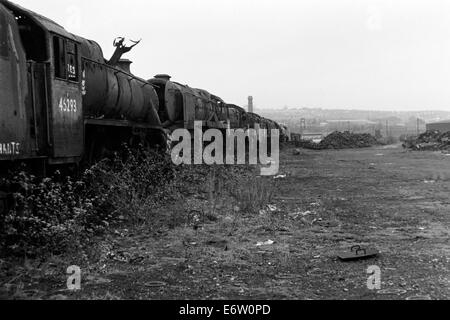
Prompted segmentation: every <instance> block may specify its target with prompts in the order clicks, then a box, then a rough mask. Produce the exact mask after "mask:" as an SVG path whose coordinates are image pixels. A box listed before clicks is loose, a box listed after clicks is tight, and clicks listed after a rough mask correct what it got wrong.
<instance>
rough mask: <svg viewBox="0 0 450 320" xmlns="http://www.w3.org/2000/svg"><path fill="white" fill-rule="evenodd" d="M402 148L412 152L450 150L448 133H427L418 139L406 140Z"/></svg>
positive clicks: (449, 133) (434, 131)
mask: <svg viewBox="0 0 450 320" xmlns="http://www.w3.org/2000/svg"><path fill="white" fill-rule="evenodd" d="M403 147H404V148H406V149H412V150H421V151H426V150H431V151H440V150H450V132H445V133H441V132H439V131H437V130H433V131H427V132H425V133H422V134H421V135H420V136H418V137H411V138H408V139H407V140H406V141H405V142H404V143H403Z"/></svg>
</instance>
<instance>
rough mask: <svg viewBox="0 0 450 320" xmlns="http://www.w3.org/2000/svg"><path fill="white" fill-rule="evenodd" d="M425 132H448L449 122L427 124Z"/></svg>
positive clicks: (449, 129) (449, 128)
mask: <svg viewBox="0 0 450 320" xmlns="http://www.w3.org/2000/svg"><path fill="white" fill-rule="evenodd" d="M427 130H433V131H434V130H438V131H440V132H448V131H450V120H446V121H440V122H433V123H427Z"/></svg>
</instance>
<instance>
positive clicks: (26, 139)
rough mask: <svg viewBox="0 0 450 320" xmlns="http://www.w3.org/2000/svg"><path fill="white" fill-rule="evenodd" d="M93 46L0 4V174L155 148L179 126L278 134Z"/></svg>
mask: <svg viewBox="0 0 450 320" xmlns="http://www.w3.org/2000/svg"><path fill="white" fill-rule="evenodd" d="M115 45H116V52H115V54H114V55H113V57H112V58H111V59H110V60H106V59H105V58H104V56H103V52H102V49H101V48H100V46H99V45H98V44H97V43H96V42H94V41H92V40H88V39H84V38H82V37H79V36H77V35H74V34H71V33H69V32H67V31H66V30H65V29H64V28H63V27H61V26H60V25H58V24H57V23H55V22H53V21H51V20H49V19H48V18H46V17H43V16H41V15H39V14H37V13H34V12H32V11H30V10H27V9H25V8H22V7H20V6H19V5H16V4H14V3H12V2H10V1H7V0H0V171H1V170H2V169H5V168H8V166H9V165H10V164H12V163H17V162H28V163H29V164H30V165H33V166H35V167H37V168H46V167H47V166H49V165H66V164H78V163H80V162H81V161H83V160H84V159H87V160H89V159H93V158H96V157H98V156H99V155H101V153H102V152H104V151H105V150H111V149H112V150H114V148H117V147H118V146H119V145H120V144H122V143H124V142H125V143H131V144H133V143H137V142H139V143H143V144H144V145H160V146H161V145H164V144H165V143H167V141H166V140H167V136H168V135H170V133H171V132H172V131H173V130H175V129H178V128H186V129H193V127H194V121H202V122H203V126H204V128H205V129H208V128H217V129H222V130H225V129H226V128H227V126H228V123H229V124H230V126H231V128H254V127H256V126H259V127H261V128H266V129H282V128H281V127H280V125H278V124H277V123H276V122H274V121H271V120H269V119H264V118H262V117H260V116H258V115H256V114H253V113H247V112H246V111H245V110H244V109H243V108H241V107H239V106H236V105H232V104H227V103H226V102H224V101H223V100H222V99H220V98H219V97H217V96H215V95H213V94H210V93H209V92H207V91H205V90H201V89H194V88H190V87H188V86H186V85H181V84H179V83H176V82H172V81H170V76H168V75H158V76H155V78H153V79H150V80H144V79H142V78H139V77H136V76H135V75H133V74H132V73H131V72H130V69H129V65H130V63H131V62H130V61H128V60H125V59H120V58H121V56H122V54H123V53H125V52H127V51H129V50H130V49H131V47H126V46H124V45H123V39H121V40H120V41H118V42H116V43H115Z"/></svg>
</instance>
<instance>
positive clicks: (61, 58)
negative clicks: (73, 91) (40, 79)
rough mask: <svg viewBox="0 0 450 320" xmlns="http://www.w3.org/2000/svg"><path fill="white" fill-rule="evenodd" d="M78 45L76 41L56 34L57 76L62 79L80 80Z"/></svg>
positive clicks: (54, 52)
mask: <svg viewBox="0 0 450 320" xmlns="http://www.w3.org/2000/svg"><path fill="white" fill-rule="evenodd" d="M77 49H78V46H77V44H76V43H75V42H73V41H70V40H67V39H64V38H61V37H58V36H54V37H53V57H54V64H55V77H56V78H58V79H62V80H68V81H78V50H77Z"/></svg>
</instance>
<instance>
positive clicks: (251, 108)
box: [248, 96, 254, 113]
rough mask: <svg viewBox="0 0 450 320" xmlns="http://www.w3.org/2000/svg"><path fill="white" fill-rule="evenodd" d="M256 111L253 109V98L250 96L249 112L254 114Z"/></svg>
mask: <svg viewBox="0 0 450 320" xmlns="http://www.w3.org/2000/svg"><path fill="white" fill-rule="evenodd" d="M253 111H254V109H253V97H252V96H250V97H248V112H251V113H253Z"/></svg>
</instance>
